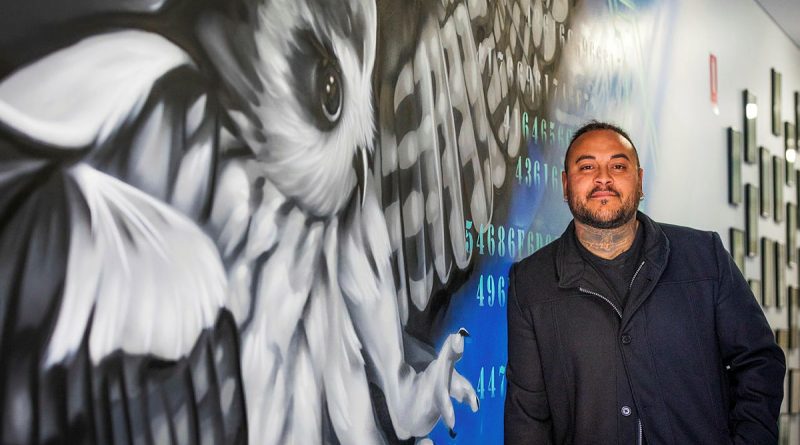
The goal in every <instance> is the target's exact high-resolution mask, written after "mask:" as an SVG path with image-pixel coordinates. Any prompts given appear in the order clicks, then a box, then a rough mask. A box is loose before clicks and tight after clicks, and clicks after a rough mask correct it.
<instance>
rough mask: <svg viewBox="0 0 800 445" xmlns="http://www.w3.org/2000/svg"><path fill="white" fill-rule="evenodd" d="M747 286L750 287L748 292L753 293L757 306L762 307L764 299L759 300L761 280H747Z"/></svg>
mask: <svg viewBox="0 0 800 445" xmlns="http://www.w3.org/2000/svg"><path fill="white" fill-rule="evenodd" d="M747 284H749V285H750V292H752V293H753V298H755V299H756V301H757V302H758V304H760V305H762V306H764V299H763V298H761V280H756V279H749V280H747Z"/></svg>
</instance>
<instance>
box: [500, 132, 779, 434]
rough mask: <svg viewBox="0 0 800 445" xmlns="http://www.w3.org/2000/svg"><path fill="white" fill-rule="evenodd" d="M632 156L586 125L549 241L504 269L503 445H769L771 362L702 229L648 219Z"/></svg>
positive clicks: (747, 305) (615, 137) (750, 301)
mask: <svg viewBox="0 0 800 445" xmlns="http://www.w3.org/2000/svg"><path fill="white" fill-rule="evenodd" d="M643 175H644V172H643V170H642V168H641V167H640V166H639V159H638V155H637V152H636V148H635V147H634V145H633V143H632V142H631V140H630V138H629V137H628V135H627V134H626V133H625V132H624V131H623V130H622V129H620V128H618V127H616V126H613V125H610V124H606V123H602V122H591V123H589V124H587V125H585V126H583V127H582V128H580V129H579V130H578V131H577V132H576V133H575V135H574V136H573V138H572V141H571V142H570V145H569V147H568V149H567V154H566V156H565V160H564V172H563V173H562V183H563V187H564V199H565V201H567V202H568V204H569V209H570V211H571V212H572V215H573V217H574V219H573V221H572V223H570V224H569V226H568V227H567V229H566V230H565V231H564V233H563V235H561V237H560V238H559V239H557V240H556V241H555V242H553V243H551V244H550V245H548V246H546V247H544V248H542V249H541V250H539V251H538V252H536V253H535V254H533V255H532V256H530V257H528V258H526V259H524V260H522V261H521V262H519V263H518V264H515V265H514V266H512V268H511V271H510V273H509V275H510V276H509V283H510V288H509V303H508V371H507V373H508V374H507V379H508V394H507V395H506V402H505V439H506V440H505V442H506V444H509V445H513V444H522V443H525V444H536V445H539V444H576V445H580V444H601V445H607V444H642V443H647V444H650V445H657V444H658V445H660V444H675V445H685V444H714V445H716V444H730V443H734V444H759V445H761V444H773V443H777V437H778V432H777V418H778V412H779V409H780V404H781V400H782V398H783V380H784V373H785V358H784V356H783V352H782V351H781V350H780V348H778V346H777V345H776V344H775V339H774V336H773V334H772V330H771V329H770V327H769V324H768V323H767V320H766V319H765V317H764V314H763V313H762V312H761V309H760V308H759V306H758V304H757V303H756V301H755V299H754V298H753V295H752V293H751V292H750V289H749V287H748V285H747V282H746V281H745V279H744V278H743V277H742V275H741V273H740V272H739V270H738V269H737V268H736V266H735V265H734V263H733V261H732V259H731V257H730V255H729V254H728V253H727V252H726V251H725V249H724V247H723V245H722V242H721V241H720V238H719V235H717V234H716V233H712V232H701V231H698V230H694V229H690V228H686V227H679V226H673V225H668V224H660V223H656V222H654V221H653V220H651V219H650V218H648V217H647V216H646V215H644V214H643V213H641V212H637V210H636V209H637V206H638V203H639V201H640V200H641V199H642V198H643V193H642V178H643Z"/></svg>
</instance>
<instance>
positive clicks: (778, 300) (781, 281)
mask: <svg viewBox="0 0 800 445" xmlns="http://www.w3.org/2000/svg"><path fill="white" fill-rule="evenodd" d="M774 266H775V306H776V307H778V308H782V307H784V306H786V300H787V297H786V292H787V289H788V285H787V283H786V245H785V244H783V243H781V242H779V241H775V264H774Z"/></svg>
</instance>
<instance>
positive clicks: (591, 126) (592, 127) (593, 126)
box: [564, 120, 641, 171]
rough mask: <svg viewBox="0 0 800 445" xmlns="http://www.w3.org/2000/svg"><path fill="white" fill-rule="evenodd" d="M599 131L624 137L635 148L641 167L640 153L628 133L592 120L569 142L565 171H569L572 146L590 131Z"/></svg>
mask: <svg viewBox="0 0 800 445" xmlns="http://www.w3.org/2000/svg"><path fill="white" fill-rule="evenodd" d="M598 130H609V131H613V132H614V133H617V134H618V135H620V136H622V137H624V138H625V140H626V141H628V142H629V143H630V144H631V147H633V154H634V155H635V156H636V167H641V165H640V164H639V152H638V151H637V150H636V145H635V144H634V143H633V141H632V140H631V138H630V136H628V133H626V132H625V130H623V129H622V128H620V127H618V126H616V125H614V124H610V123H608V122H601V121H597V120H591V121H589V122H587V123H585V124H583V126H581V127H580V128H578V129H577V130H575V133H574V134H573V135H572V139H570V140H569V145H568V146H567V152H566V153H564V171H567V157H568V156H569V151H570V149H571V148H572V144H574V143H575V141H576V140H577V139H578V138H579V137H581V136H583V135H584V134H586V133H589V132H590V131H598Z"/></svg>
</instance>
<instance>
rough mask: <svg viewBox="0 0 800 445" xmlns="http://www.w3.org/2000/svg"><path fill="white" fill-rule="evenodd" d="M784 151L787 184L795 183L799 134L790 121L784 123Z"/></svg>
mask: <svg viewBox="0 0 800 445" xmlns="http://www.w3.org/2000/svg"><path fill="white" fill-rule="evenodd" d="M783 152H784V157H785V158H786V164H785V165H786V172H785V175H786V185H794V183H795V174H794V163H795V161H796V159H797V135H795V126H794V124H793V123H791V122H789V121H786V122H784V123H783Z"/></svg>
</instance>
